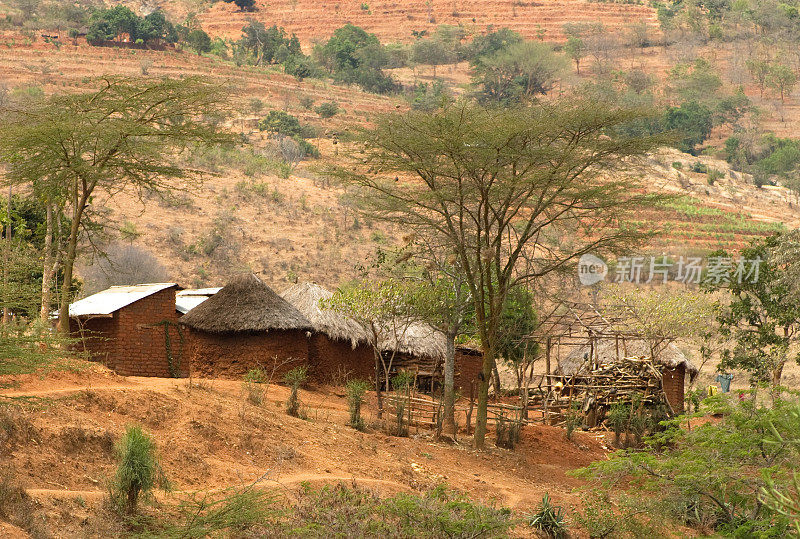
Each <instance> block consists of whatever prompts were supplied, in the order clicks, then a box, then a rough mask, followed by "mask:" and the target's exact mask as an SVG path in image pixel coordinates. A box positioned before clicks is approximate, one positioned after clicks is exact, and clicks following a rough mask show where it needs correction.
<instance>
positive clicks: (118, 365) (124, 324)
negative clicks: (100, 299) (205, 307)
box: [71, 287, 189, 377]
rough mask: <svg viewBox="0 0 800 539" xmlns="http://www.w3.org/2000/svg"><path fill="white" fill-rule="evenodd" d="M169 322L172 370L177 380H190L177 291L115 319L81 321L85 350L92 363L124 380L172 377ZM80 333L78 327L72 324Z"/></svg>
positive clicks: (142, 303) (123, 311)
mask: <svg viewBox="0 0 800 539" xmlns="http://www.w3.org/2000/svg"><path fill="white" fill-rule="evenodd" d="M164 321H168V322H171V324H170V325H169V326H168V331H169V341H170V347H169V348H170V350H171V353H172V359H173V367H174V370H175V371H176V374H177V375H178V376H188V374H189V369H188V367H189V364H188V361H187V359H186V358H185V350H184V347H183V345H182V342H181V337H180V335H179V329H178V326H177V325H175V323H176V322H177V321H178V315H177V313H176V311H175V287H171V288H168V289H166V290H162V291H160V292H156V293H155V294H151V295H150V296H147V297H146V298H143V299H140V300H139V301H135V302H133V303H131V304H130V305H127V306H125V307H123V308H121V309H119V310H118V311H116V312H114V313H113V317H112V318H94V319H90V320H87V321H85V322H83V321H82V324H81V325H82V326H83V334H84V335H85V336H88V338H85V339H84V342H85V343H86V344H85V345H86V348H87V350H88V351H89V352H90V355H91V359H93V360H95V361H100V362H102V363H104V364H105V365H106V366H108V367H109V368H111V369H113V370H114V371H115V372H117V373H118V374H121V375H123V376H161V377H169V376H171V373H170V368H169V359H168V353H167V338H166V334H165V329H164V326H163V325H157V324H159V323H161V322H164ZM71 326H72V327H75V329H76V330H77V326H78V323H77V322H76V321H74V320H73V321H71Z"/></svg>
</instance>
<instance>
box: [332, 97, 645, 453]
mask: <svg viewBox="0 0 800 539" xmlns="http://www.w3.org/2000/svg"><path fill="white" fill-rule="evenodd" d="M641 114H642V111H641V110H630V109H614V108H610V107H607V106H600V105H598V104H595V103H590V102H587V101H582V100H578V99H572V100H571V101H570V102H567V101H559V102H553V103H537V104H536V105H535V106H529V107H522V108H511V109H496V108H486V107H482V106H480V105H476V104H473V103H469V102H459V103H456V104H454V105H452V106H448V107H446V108H444V109H442V110H440V111H436V112H433V113H426V112H416V111H412V112H409V113H405V114H393V115H388V116H385V117H383V118H381V119H380V120H379V121H378V122H377V125H376V127H375V128H374V129H371V130H365V131H362V132H361V135H360V136H359V140H360V141H361V142H362V143H363V146H362V148H363V149H362V150H361V151H359V152H358V153H356V154H354V155H353V157H354V158H357V161H355V163H358V166H357V167H355V168H353V167H350V166H348V167H340V168H335V169H333V170H332V171H331V172H332V174H334V175H336V176H338V177H339V178H340V179H341V180H343V181H344V182H345V183H346V184H348V185H351V186H353V187H355V188H356V189H357V191H356V196H357V198H358V202H359V207H361V208H363V211H365V212H366V213H368V214H369V216H370V217H371V218H375V219H381V220H385V221H389V222H394V223H397V224H399V225H401V226H402V227H403V229H404V230H407V231H409V232H413V231H417V230H418V231H419V232H420V233H421V234H422V235H423V236H430V235H432V234H433V235H436V236H437V237H439V238H443V239H444V240H446V244H447V245H449V248H450V249H452V253H453V256H454V257H456V258H457V260H458V263H459V266H460V268H461V271H463V272H464V275H465V282H466V283H467V286H468V288H469V290H470V295H471V297H472V300H473V305H474V308H475V315H476V325H477V333H478V334H479V336H480V339H481V342H482V345H483V348H484V376H485V378H484V380H483V381H482V385H481V388H480V395H479V409H478V419H479V425H480V423H481V421H483V426H482V427H481V428H482V429H484V430H483V432H481V430H480V429H478V430H476V444H477V445H479V446H481V445H482V443H483V439H482V436H483V433H485V412H486V408H485V405H486V396H487V394H488V379H489V375H490V372H491V369H492V366H493V364H494V360H495V357H496V354H497V345H498V343H497V338H498V328H499V323H500V317H501V314H502V312H503V310H504V306H505V302H506V299H507V297H508V294H509V291H510V290H511V289H512V288H514V286H516V285H518V284H522V283H525V282H527V281H530V280H533V279H536V278H538V277H541V276H543V275H546V274H548V273H549V272H552V271H556V270H559V269H564V268H566V267H568V266H569V264H570V263H571V262H572V261H575V260H577V258H578V257H580V256H581V255H582V254H584V253H587V252H597V251H600V250H604V249H610V248H624V247H625V246H628V245H630V243H631V242H635V241H638V240H640V239H641V238H642V237H643V232H642V231H638V230H634V229H632V228H630V227H627V226H625V222H626V215H627V211H629V210H630V209H632V208H634V207H641V205H642V204H647V203H650V202H652V201H654V200H655V199H656V198H657V197H652V196H649V195H642V194H639V191H638V189H637V186H638V184H637V182H636V181H635V180H632V179H623V177H622V176H620V175H607V173H608V172H609V171H611V170H619V169H620V167H623V168H624V167H626V166H629V165H628V164H629V163H630V161H629V160H628V159H627V158H629V157H633V156H637V155H641V154H643V153H644V152H646V151H648V150H650V149H651V148H653V147H654V146H655V145H656V144H657V143H658V142H659V141H660V140H659V139H656V138H653V137H627V136H624V135H620V134H619V132H618V131H615V127H617V126H619V125H621V124H624V123H625V122H628V121H631V119H633V118H637V117H640V116H641ZM601 178H602V180H601ZM589 231H591V233H589ZM523 260H524V261H525V264H522V261H523ZM482 414H483V415H482Z"/></svg>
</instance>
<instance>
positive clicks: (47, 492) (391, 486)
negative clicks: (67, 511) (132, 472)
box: [25, 473, 412, 500]
mask: <svg viewBox="0 0 800 539" xmlns="http://www.w3.org/2000/svg"><path fill="white" fill-rule="evenodd" d="M303 482H307V483H312V484H317V483H321V484H325V483H338V482H344V483H348V484H351V483H356V484H358V485H361V486H364V485H370V486H378V487H383V488H386V489H388V490H390V491H398V492H400V491H402V492H409V491H411V490H412V489H411V487H409V486H408V485H404V484H403V483H398V482H397V481H391V480H387V479H374V478H371V477H357V476H355V475H347V474H333V473H324V474H318V473H298V474H292V475H286V476H280V477H278V478H276V479H266V480H264V481H260V482H258V483H256V484H257V485H260V486H267V487H269V486H278V487H284V488H286V487H290V486H296V485H298V484H300V483H303ZM251 484H252V483H247V484H243V485H231V486H234V487H236V488H242V487H247V486H249V485H251ZM231 486H225V487H218V488H212V489H191V490H173V491H171V493H170V494H192V493H195V492H214V491H217V490H223V489H226V488H230V487H231ZM25 492H27V493H28V495H29V496H32V497H34V498H70V499H71V498H84V499H86V500H96V499H100V498H102V497H103V496H105V495H106V494H107V491H105V490H101V489H91V490H71V489H66V490H64V489H57V488H29V489H26V490H25Z"/></svg>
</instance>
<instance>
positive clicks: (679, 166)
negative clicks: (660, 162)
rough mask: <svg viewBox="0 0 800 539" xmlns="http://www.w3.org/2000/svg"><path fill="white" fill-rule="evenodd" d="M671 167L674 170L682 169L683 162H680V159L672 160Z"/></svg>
mask: <svg viewBox="0 0 800 539" xmlns="http://www.w3.org/2000/svg"><path fill="white" fill-rule="evenodd" d="M672 168H674V169H675V170H683V163H681V162H680V161H673V162H672Z"/></svg>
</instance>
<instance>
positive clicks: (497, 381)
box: [492, 360, 500, 400]
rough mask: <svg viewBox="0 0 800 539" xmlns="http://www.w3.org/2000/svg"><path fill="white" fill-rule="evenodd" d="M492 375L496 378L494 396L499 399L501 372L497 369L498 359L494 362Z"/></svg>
mask: <svg viewBox="0 0 800 539" xmlns="http://www.w3.org/2000/svg"><path fill="white" fill-rule="evenodd" d="M492 377H493V380H494V398H495V400H497V398H498V397H499V396H500V372H499V371H498V370H497V360H494V361H493V362H492Z"/></svg>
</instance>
